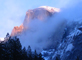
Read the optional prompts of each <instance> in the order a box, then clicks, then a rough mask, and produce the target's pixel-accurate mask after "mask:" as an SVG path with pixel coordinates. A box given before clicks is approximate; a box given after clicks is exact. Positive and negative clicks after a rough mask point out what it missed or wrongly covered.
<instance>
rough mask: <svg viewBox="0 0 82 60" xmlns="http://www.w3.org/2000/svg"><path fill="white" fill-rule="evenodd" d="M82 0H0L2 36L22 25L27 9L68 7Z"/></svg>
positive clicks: (0, 30) (0, 33) (0, 32)
mask: <svg viewBox="0 0 82 60" xmlns="http://www.w3.org/2000/svg"><path fill="white" fill-rule="evenodd" d="M81 1H82V0H79V1H78V0H76V1H75V0H0V38H2V37H5V36H6V34H7V32H8V33H10V34H11V31H12V29H13V28H14V26H20V25H21V24H22V23H23V21H24V18H25V15H26V11H27V10H29V9H34V8H37V7H39V6H51V7H57V8H67V7H70V6H73V5H75V4H77V3H79V2H81Z"/></svg>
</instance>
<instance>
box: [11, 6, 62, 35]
mask: <svg viewBox="0 0 82 60" xmlns="http://www.w3.org/2000/svg"><path fill="white" fill-rule="evenodd" d="M59 11H60V9H58V8H54V7H49V6H41V7H39V8H36V9H32V10H28V11H27V12H26V17H25V20H24V22H23V24H22V25H20V26H19V27H18V26H16V27H14V28H13V30H12V33H11V36H16V35H19V34H20V33H21V32H22V31H23V30H24V29H26V28H27V24H28V23H29V22H30V21H31V20H34V19H38V20H45V19H46V18H47V17H51V16H53V15H54V14H55V13H57V12H59Z"/></svg>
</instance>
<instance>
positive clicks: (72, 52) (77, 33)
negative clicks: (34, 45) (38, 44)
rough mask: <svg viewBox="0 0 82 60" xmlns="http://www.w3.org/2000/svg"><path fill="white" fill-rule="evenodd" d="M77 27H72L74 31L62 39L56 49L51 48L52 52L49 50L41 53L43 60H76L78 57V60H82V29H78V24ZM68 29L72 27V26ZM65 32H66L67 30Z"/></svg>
mask: <svg viewBox="0 0 82 60" xmlns="http://www.w3.org/2000/svg"><path fill="white" fill-rule="evenodd" d="M81 24H82V23H81ZM77 25H78V27H77V26H74V29H73V30H72V31H70V33H69V34H68V35H67V36H66V37H64V38H63V39H62V41H61V43H60V45H59V46H58V47H57V49H54V48H53V51H52V50H51V51H49V50H50V49H48V50H43V51H42V54H43V57H44V58H45V60H55V59H56V57H58V59H59V60H76V58H77V57H79V60H81V59H82V53H81V52H82V48H81V47H82V31H81V29H82V27H80V26H81V25H80V24H77ZM69 27H73V25H72V26H69ZM79 28H80V29H79ZM66 29H67V27H66ZM66 32H68V29H67V30H66ZM45 51H46V52H45ZM46 54H47V55H46Z"/></svg>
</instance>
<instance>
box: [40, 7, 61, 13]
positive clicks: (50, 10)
mask: <svg viewBox="0 0 82 60" xmlns="http://www.w3.org/2000/svg"><path fill="white" fill-rule="evenodd" d="M39 8H44V9H46V10H48V11H49V12H53V13H54V12H60V9H59V8H54V7H50V6H40V7H39Z"/></svg>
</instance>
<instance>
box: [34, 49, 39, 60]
mask: <svg viewBox="0 0 82 60" xmlns="http://www.w3.org/2000/svg"><path fill="white" fill-rule="evenodd" d="M34 60H38V54H37V52H36V50H35V52H34Z"/></svg>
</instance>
